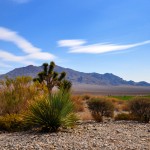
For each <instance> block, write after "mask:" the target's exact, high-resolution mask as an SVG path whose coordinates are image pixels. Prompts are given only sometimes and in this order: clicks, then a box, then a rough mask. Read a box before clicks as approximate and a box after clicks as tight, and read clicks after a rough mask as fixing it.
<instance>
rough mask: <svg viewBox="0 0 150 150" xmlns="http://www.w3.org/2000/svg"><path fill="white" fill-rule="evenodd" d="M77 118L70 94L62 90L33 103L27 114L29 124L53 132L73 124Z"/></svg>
mask: <svg viewBox="0 0 150 150" xmlns="http://www.w3.org/2000/svg"><path fill="white" fill-rule="evenodd" d="M76 120H77V117H76V116H75V114H74V105H73V102H72V101H71V99H70V94H68V93H64V92H61V91H60V92H58V93H55V94H51V95H50V96H49V97H45V98H43V99H42V100H39V101H36V102H35V103H33V104H31V105H30V107H29V113H28V115H27V116H26V123H27V124H29V125H32V126H37V127H40V128H42V130H45V131H51V132H54V131H57V130H58V128H59V127H68V126H73V125H74V124H75V121H76Z"/></svg>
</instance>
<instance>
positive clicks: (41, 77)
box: [33, 61, 66, 94]
mask: <svg viewBox="0 0 150 150" xmlns="http://www.w3.org/2000/svg"><path fill="white" fill-rule="evenodd" d="M54 67H55V63H54V62H53V61H52V62H51V63H50V65H48V63H44V64H43V71H42V72H40V73H38V78H34V79H33V81H39V82H40V83H43V84H44V83H46V85H47V88H48V91H49V93H50V94H51V92H52V89H53V87H54V86H60V85H61V83H62V81H63V79H64V78H65V76H66V73H65V72H61V73H60V74H59V73H57V72H55V71H54Z"/></svg>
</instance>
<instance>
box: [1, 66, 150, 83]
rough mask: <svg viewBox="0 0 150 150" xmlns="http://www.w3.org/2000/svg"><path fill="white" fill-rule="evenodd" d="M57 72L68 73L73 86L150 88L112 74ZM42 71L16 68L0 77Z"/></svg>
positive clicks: (31, 68)
mask: <svg viewBox="0 0 150 150" xmlns="http://www.w3.org/2000/svg"><path fill="white" fill-rule="evenodd" d="M54 70H55V71H57V72H62V71H65V72H66V73H67V76H66V78H67V79H68V80H70V81H71V82H72V83H73V84H92V85H104V86H105V85H107V86H108V85H111V86H119V85H127V86H150V83H148V82H145V81H141V82H134V81H131V80H130V81H126V80H124V79H122V78H120V77H118V76H116V75H114V74H112V73H105V74H99V73H96V72H93V73H84V72H80V71H75V70H73V69H70V68H63V67H60V66H56V67H55V69H54ZM41 71H42V66H33V65H29V66H26V67H21V68H15V69H14V70H12V71H10V72H8V73H6V74H2V75H0V79H4V78H5V76H8V77H9V78H15V77H17V76H31V77H33V78H34V77H36V76H37V74H38V73H39V72H41Z"/></svg>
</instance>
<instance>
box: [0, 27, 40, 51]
mask: <svg viewBox="0 0 150 150" xmlns="http://www.w3.org/2000/svg"><path fill="white" fill-rule="evenodd" d="M0 40H4V41H8V42H12V43H14V44H15V45H16V46H18V48H21V49H22V51H24V52H25V53H29V54H30V53H36V52H40V51H41V49H39V48H37V47H35V46H33V45H32V44H31V43H30V42H28V41H27V40H26V39H25V38H23V37H21V36H20V35H18V33H17V32H14V31H11V30H10V29H7V28H4V27H0Z"/></svg>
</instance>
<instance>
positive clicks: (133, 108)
mask: <svg viewBox="0 0 150 150" xmlns="http://www.w3.org/2000/svg"><path fill="white" fill-rule="evenodd" d="M129 108H130V112H131V114H133V115H134V116H135V117H136V118H137V119H138V121H141V122H145V123H148V122H149V121H150V98H145V97H137V98H134V99H133V100H132V101H130V103H129Z"/></svg>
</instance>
